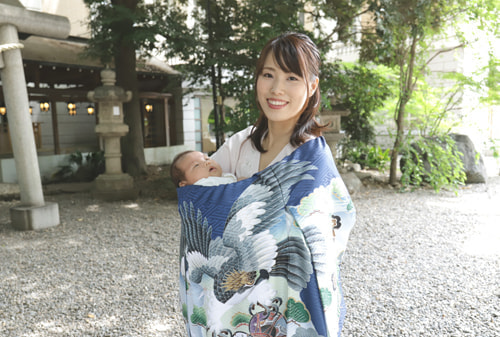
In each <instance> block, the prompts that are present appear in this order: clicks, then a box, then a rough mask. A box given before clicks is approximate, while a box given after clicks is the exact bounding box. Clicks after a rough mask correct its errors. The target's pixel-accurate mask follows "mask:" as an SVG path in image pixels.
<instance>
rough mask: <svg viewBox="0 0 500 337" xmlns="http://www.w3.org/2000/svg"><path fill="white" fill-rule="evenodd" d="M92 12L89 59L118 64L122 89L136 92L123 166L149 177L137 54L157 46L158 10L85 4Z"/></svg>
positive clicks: (120, 1) (107, 1) (101, 1)
mask: <svg viewBox="0 0 500 337" xmlns="http://www.w3.org/2000/svg"><path fill="white" fill-rule="evenodd" d="M84 1H85V4H86V5H87V7H88V8H89V10H90V18H89V26H90V28H91V39H90V41H89V46H88V48H87V55H89V56H93V57H97V58H99V59H101V61H102V62H103V63H107V64H110V63H111V62H112V61H114V64H115V69H116V82H117V85H118V86H121V87H123V88H124V89H125V90H130V91H131V92H132V100H131V101H130V102H128V103H125V104H124V107H123V108H124V111H123V112H124V121H125V123H126V124H127V125H128V126H129V132H128V134H127V135H126V136H125V137H123V138H122V154H123V157H122V163H123V168H124V171H125V172H127V173H129V174H130V175H131V176H134V177H135V176H139V175H142V174H145V173H146V161H145V158H144V144H143V135H142V127H141V125H142V121H141V114H140V101H139V96H138V91H139V89H138V81H137V73H136V57H137V56H136V55H137V54H136V53H137V51H138V50H141V49H146V50H147V49H151V48H152V47H153V46H154V42H155V41H156V38H155V30H156V27H155V25H154V23H155V22H154V21H152V18H153V17H154V16H153V13H154V12H155V11H154V6H152V5H151V6H146V5H145V4H144V1H141V0H84Z"/></svg>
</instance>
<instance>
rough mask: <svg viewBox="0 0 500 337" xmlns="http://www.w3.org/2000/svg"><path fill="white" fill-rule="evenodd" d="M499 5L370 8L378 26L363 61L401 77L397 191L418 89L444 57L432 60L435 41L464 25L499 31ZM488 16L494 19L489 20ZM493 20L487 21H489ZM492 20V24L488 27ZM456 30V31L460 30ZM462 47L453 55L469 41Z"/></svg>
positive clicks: (382, 0)
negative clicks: (469, 22) (411, 104)
mask: <svg viewBox="0 0 500 337" xmlns="http://www.w3.org/2000/svg"><path fill="white" fill-rule="evenodd" d="M497 2H498V1H497V0H478V1H464V0H428V1H423V0H422V1H413V0H377V1H373V2H371V3H370V5H369V11H370V12H371V13H372V15H373V16H372V19H373V20H372V25H369V26H368V27H365V30H364V32H363V40H362V43H361V46H362V53H361V57H362V59H363V60H374V61H376V62H378V63H382V64H385V65H388V66H390V67H395V68H396V69H397V71H398V73H399V95H398V101H397V104H396V107H395V109H394V120H395V123H396V135H395V141H394V145H393V149H392V154H391V165H390V177H389V182H390V184H391V185H396V183H397V178H396V173H397V167H398V155H399V153H400V150H401V148H402V146H403V141H404V135H405V130H406V118H407V105H408V102H409V101H410V99H411V98H412V95H413V93H414V92H415V90H416V89H417V83H418V80H419V79H420V78H421V77H422V76H424V75H425V73H426V70H427V68H426V67H427V65H428V64H429V62H430V61H431V60H432V59H433V58H434V57H436V56H437V55H438V54H439V53H442V52H445V51H446V50H441V51H439V52H438V53H436V54H434V55H432V56H430V57H427V55H428V53H429V51H430V50H431V47H432V46H433V38H434V37H436V36H438V35H439V34H444V32H445V30H446V29H447V28H451V27H454V28H455V29H457V31H460V29H458V28H457V27H458V25H459V24H460V23H463V22H464V20H476V21H479V22H483V27H486V26H488V25H489V28H490V29H498V28H496V27H498V25H497V24H491V23H492V22H493V21H494V20H497V19H494V18H498V15H495V12H496V11H498V6H495V5H492V4H493V3H497ZM485 13H487V14H488V15H485ZM486 17H487V18H488V19H487V20H484V18H486ZM488 20H489V21H488ZM454 25H455V26H454ZM456 37H459V38H462V39H461V40H459V43H457V45H455V46H452V47H451V48H450V49H448V50H452V49H454V48H459V47H462V46H464V43H466V41H465V40H464V39H463V35H462V36H461V35H460V34H457V36H456Z"/></svg>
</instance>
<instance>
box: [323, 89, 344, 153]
mask: <svg viewBox="0 0 500 337" xmlns="http://www.w3.org/2000/svg"><path fill="white" fill-rule="evenodd" d="M331 107H332V109H331V110H326V111H321V116H320V119H321V123H330V130H328V131H327V132H324V133H323V136H324V137H325V140H326V143H327V144H328V146H330V150H331V151H332V155H333V158H336V156H337V144H338V142H339V141H340V140H341V139H342V138H344V135H343V134H342V133H341V132H340V119H341V118H342V116H348V115H349V114H350V113H351V112H350V111H349V110H348V109H346V108H345V107H344V106H343V105H342V104H335V100H334V99H332V105H331Z"/></svg>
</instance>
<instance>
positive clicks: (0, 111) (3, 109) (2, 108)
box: [0, 104, 7, 116]
mask: <svg viewBox="0 0 500 337" xmlns="http://www.w3.org/2000/svg"><path fill="white" fill-rule="evenodd" d="M6 113H7V108H6V107H5V106H4V105H3V104H2V105H1V106H0V115H2V116H5V114H6Z"/></svg>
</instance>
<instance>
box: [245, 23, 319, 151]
mask: <svg viewBox="0 0 500 337" xmlns="http://www.w3.org/2000/svg"><path fill="white" fill-rule="evenodd" d="M269 53H272V55H273V57H274V59H275V61H276V63H277V64H278V66H279V67H280V68H281V69H282V70H283V71H284V72H287V73H288V72H290V73H294V74H297V75H299V76H300V77H302V78H303V79H304V80H305V81H306V87H307V90H308V91H309V83H310V82H311V81H314V80H315V79H316V78H318V77H319V67H320V64H321V59H320V55H319V51H318V48H317V47H316V45H315V44H314V42H312V40H311V39H310V38H309V37H308V36H307V35H305V34H301V33H294V32H288V33H284V34H282V35H280V36H278V37H275V38H273V39H271V40H269V41H268V42H267V43H266V45H265V46H264V48H263V49H262V51H261V53H260V57H259V59H258V60H257V67H256V69H255V96H256V100H257V106H258V108H259V111H260V115H259V118H258V120H257V122H256V123H255V124H254V128H253V130H252V133H251V135H250V139H251V140H252V143H253V144H254V146H255V148H256V149H257V150H258V151H259V152H266V150H265V149H264V148H263V147H262V139H263V137H264V136H265V135H266V134H267V131H268V125H267V122H268V120H267V117H266V115H265V114H264V112H263V110H262V107H261V105H260V103H259V100H258V98H257V81H258V79H259V76H260V75H261V74H262V71H263V68H264V62H265V60H266V58H267V56H268V55H269ZM309 95H310V93H309V92H308V95H307V97H308V98H307V100H306V102H305V104H304V107H303V108H302V111H301V115H300V117H299V120H298V122H297V124H296V125H295V129H294V130H293V133H292V135H291V136H290V143H291V144H292V145H293V146H299V145H301V144H303V143H304V142H305V141H306V140H307V139H308V138H309V137H310V136H316V137H318V136H320V135H321V132H322V131H323V130H325V129H326V127H327V125H321V124H319V123H318V121H317V120H316V115H317V113H318V109H319V105H320V101H321V93H320V90H319V84H318V87H317V88H316V90H315V91H314V93H313V94H312V95H311V97H309Z"/></svg>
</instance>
